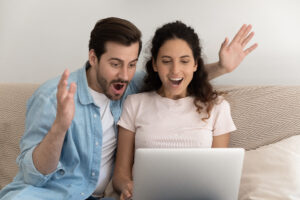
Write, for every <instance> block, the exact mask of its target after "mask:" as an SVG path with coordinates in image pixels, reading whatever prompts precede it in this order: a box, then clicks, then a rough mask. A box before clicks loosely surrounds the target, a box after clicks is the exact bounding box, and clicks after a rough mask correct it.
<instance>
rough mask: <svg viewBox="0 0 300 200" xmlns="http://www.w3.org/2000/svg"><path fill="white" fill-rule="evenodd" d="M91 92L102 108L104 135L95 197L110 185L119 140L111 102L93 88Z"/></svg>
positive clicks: (96, 102)
mask: <svg viewBox="0 0 300 200" xmlns="http://www.w3.org/2000/svg"><path fill="white" fill-rule="evenodd" d="M90 91H91V95H92V97H93V99H94V102H95V104H96V105H97V106H99V107H100V115H101V121H102V131H103V135H102V156H101V167H100V174H99V178H98V183H97V187H96V190H95V192H94V193H93V194H94V195H101V194H103V192H104V190H105V188H106V186H107V185H108V183H109V181H110V177H111V174H112V168H113V162H114V154H115V150H116V146H117V138H116V133H115V130H114V127H113V125H114V118H113V116H112V114H111V112H110V106H109V104H110V100H109V99H108V98H107V97H106V96H105V95H104V94H102V93H98V92H96V91H94V90H92V89H91V88H90ZM99 123H100V122H99ZM99 142H100V141H99Z"/></svg>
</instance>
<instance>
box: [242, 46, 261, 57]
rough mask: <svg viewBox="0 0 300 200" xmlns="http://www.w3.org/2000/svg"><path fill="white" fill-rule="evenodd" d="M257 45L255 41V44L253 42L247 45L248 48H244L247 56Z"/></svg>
mask: <svg viewBox="0 0 300 200" xmlns="http://www.w3.org/2000/svg"><path fill="white" fill-rule="evenodd" d="M257 46H258V44H257V43H255V44H253V45H252V46H251V47H249V48H248V49H246V50H245V51H244V53H245V55H246V56H247V55H248V54H249V53H251V52H252V51H253V50H254V49H256V48H257Z"/></svg>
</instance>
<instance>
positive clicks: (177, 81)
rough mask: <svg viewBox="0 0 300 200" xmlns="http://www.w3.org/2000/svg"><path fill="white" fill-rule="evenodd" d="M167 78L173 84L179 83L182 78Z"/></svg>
mask: <svg viewBox="0 0 300 200" xmlns="http://www.w3.org/2000/svg"><path fill="white" fill-rule="evenodd" d="M169 80H170V81H171V82H172V83H173V84H175V85H179V84H180V83H181V81H182V80H183V78H169Z"/></svg>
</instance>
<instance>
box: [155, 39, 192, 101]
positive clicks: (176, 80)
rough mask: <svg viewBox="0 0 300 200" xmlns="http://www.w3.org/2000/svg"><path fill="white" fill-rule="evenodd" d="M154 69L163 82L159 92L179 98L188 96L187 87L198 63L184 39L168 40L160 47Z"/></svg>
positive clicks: (169, 96) (165, 95)
mask: <svg viewBox="0 0 300 200" xmlns="http://www.w3.org/2000/svg"><path fill="white" fill-rule="evenodd" d="M153 69H154V71H156V72H158V75H159V78H160V80H161V82H162V87H161V88H160V89H159V94H160V95H162V96H164V97H167V98H171V99H179V98H183V97H186V96H187V87H188V85H189V83H190V82H191V80H192V78H193V74H194V72H195V71H196V70H197V65H196V63H195V59H194V56H193V52H192V49H191V48H190V47H189V45H188V44H187V42H186V41H184V40H182V39H171V40H167V41H166V42H165V43H164V44H163V45H162V46H161V47H160V49H159V51H158V54H157V59H156V62H155V61H153Z"/></svg>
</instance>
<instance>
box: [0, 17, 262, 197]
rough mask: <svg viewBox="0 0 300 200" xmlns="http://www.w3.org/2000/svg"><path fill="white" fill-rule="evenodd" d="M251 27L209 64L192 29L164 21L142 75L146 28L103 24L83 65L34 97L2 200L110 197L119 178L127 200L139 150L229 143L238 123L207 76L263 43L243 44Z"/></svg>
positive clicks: (228, 69) (117, 187)
mask: <svg viewBox="0 0 300 200" xmlns="http://www.w3.org/2000/svg"><path fill="white" fill-rule="evenodd" d="M250 30H251V26H250V25H248V26H246V25H243V26H242V28H241V29H240V30H239V32H238V33H237V34H236V36H235V37H234V38H233V40H232V41H231V42H230V43H229V41H228V39H227V38H226V39H225V41H224V42H223V44H222V46H221V49H220V52H219V62H216V63H212V64H206V65H205V64H204V62H203V58H202V49H201V46H200V42H199V38H198V35H197V34H196V33H195V31H194V29H193V28H191V27H190V26H187V25H186V24H184V23H182V22H180V21H175V22H171V23H167V24H165V25H163V26H162V27H160V28H158V29H157V30H156V32H155V34H154V37H153V39H152V43H151V57H150V58H149V60H148V61H147V63H146V74H145V72H142V71H140V72H136V63H137V61H138V56H139V54H140V52H141V48H142V42H141V33H140V31H139V30H138V29H137V28H136V27H135V26H134V25H133V24H132V23H131V22H129V21H127V20H124V19H119V18H106V19H102V20H100V21H98V22H97V24H96V25H95V27H94V29H93V30H92V32H91V37H90V42H89V60H88V62H87V63H86V65H85V66H84V67H83V68H81V69H79V70H77V71H75V72H73V73H69V71H68V70H65V71H64V73H63V75H62V76H61V77H57V78H55V79H53V80H50V81H47V82H46V83H44V84H43V85H42V86H41V87H40V88H39V89H37V91H36V92H35V93H34V94H33V96H32V97H31V98H30V99H29V101H28V104H27V112H26V125H25V133H24V135H23V137H22V139H21V142H20V149H21V154H20V155H19V156H18V158H17V163H18V165H19V172H18V174H17V176H16V177H15V178H14V180H13V182H12V183H10V184H8V185H7V186H6V187H4V188H3V189H2V190H1V192H0V198H1V199H2V200H6V199H31V200H33V199H49V200H50V199H56V200H57V199H72V200H73V199H78V200H84V199H108V198H105V197H104V191H105V188H106V186H107V184H108V183H109V181H110V179H111V177H113V179H112V181H113V186H114V189H115V190H116V191H117V192H119V193H120V199H122V200H123V199H130V198H131V196H132V189H133V180H132V167H133V164H134V152H135V149H137V148H211V147H213V148H215V147H227V146H228V143H229V134H230V132H231V131H234V130H235V129H236V128H235V125H234V123H233V121H232V118H231V114H230V106H229V104H228V102H227V101H226V100H225V99H224V97H222V95H221V94H220V93H218V92H216V91H215V90H214V89H213V87H212V85H211V84H210V83H209V80H211V79H213V78H215V77H218V76H220V75H222V74H225V73H228V72H231V71H233V70H234V69H235V68H236V67H237V66H238V65H239V64H240V63H241V62H242V60H243V59H244V58H245V56H246V55H247V54H249V53H250V52H251V51H252V50H254V49H255V48H256V46H257V44H254V45H252V46H251V47H249V48H247V49H245V46H246V45H247V44H248V42H249V41H250V40H251V38H252V37H253V34H254V33H253V32H251V33H250ZM244 49H245V50H244ZM68 82H69V83H68ZM115 157H116V162H115Z"/></svg>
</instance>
